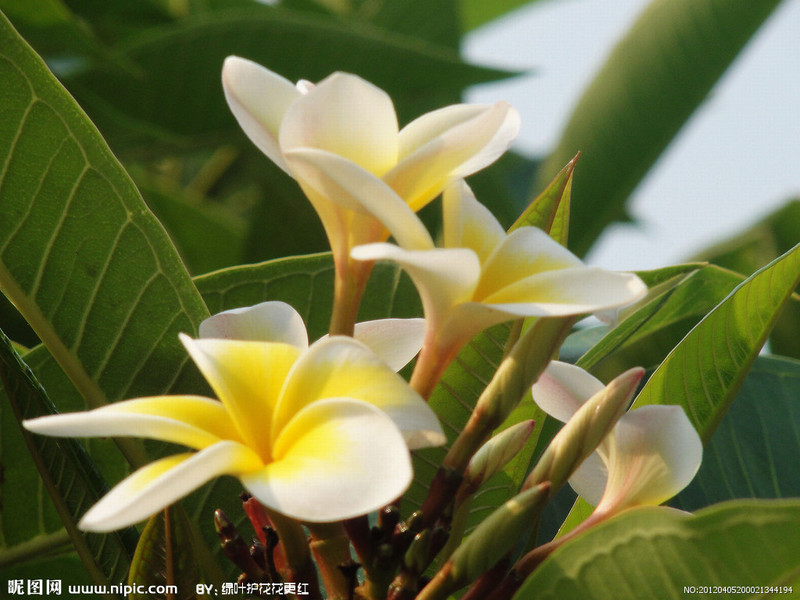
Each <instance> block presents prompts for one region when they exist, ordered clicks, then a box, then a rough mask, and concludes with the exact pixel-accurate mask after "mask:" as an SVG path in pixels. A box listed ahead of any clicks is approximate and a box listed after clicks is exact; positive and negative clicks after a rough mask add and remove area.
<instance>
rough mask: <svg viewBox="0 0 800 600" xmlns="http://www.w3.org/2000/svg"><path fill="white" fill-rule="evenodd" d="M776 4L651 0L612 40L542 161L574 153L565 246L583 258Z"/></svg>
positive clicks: (545, 171)
mask: <svg viewBox="0 0 800 600" xmlns="http://www.w3.org/2000/svg"><path fill="white" fill-rule="evenodd" d="M778 4H780V0H764V1H763V2H751V1H750V0H655V1H654V2H653V3H652V4H651V5H650V6H649V7H648V8H647V10H645V12H643V13H642V15H641V16H640V17H639V19H638V20H637V21H636V23H635V24H634V25H633V27H632V28H631V29H630V31H629V32H628V34H627V35H626V36H625V37H624V38H623V39H622V40H621V41H620V42H619V43H618V44H617V46H616V47H615V48H614V50H613V52H612V53H611V55H610V56H609V58H608V60H607V62H606V63H605V65H604V66H603V68H602V69H601V70H600V72H599V73H598V74H597V75H596V77H595V78H594V80H593V81H592V83H591V84H590V85H589V87H588V88H587V89H586V91H585V92H584V94H583V96H582V98H581V99H580V101H579V102H578V105H577V106H576V108H575V110H574V111H573V113H572V116H571V118H570V120H569V122H568V123H567V126H566V128H565V130H564V132H563V134H562V137H561V140H560V141H559V143H558V145H557V147H556V148H555V150H554V151H553V153H552V154H551V156H550V157H549V159H548V160H547V161H546V163H545V164H544V165H543V166H542V170H541V173H540V176H539V177H540V178H539V181H540V182H545V181H549V179H550V178H551V177H552V176H553V174H554V173H555V172H556V171H557V170H558V169H560V168H561V166H562V165H563V164H564V163H565V162H567V161H568V160H569V159H570V158H571V157H572V156H574V155H575V153H576V152H577V151H581V152H582V153H583V158H582V159H581V164H580V168H579V169H577V171H576V173H575V184H574V186H575V187H574V204H573V215H574V216H573V219H572V223H571V227H572V231H571V234H570V247H571V248H572V249H573V250H574V251H575V252H577V253H578V254H581V255H582V254H585V253H586V251H587V250H588V249H589V247H590V246H591V245H592V243H593V242H594V240H595V239H596V238H597V236H598V235H599V234H600V232H601V231H602V230H603V229H604V228H605V227H606V225H608V224H609V223H610V222H612V221H615V220H620V219H622V218H624V215H625V202H626V200H627V198H628V196H629V195H630V193H631V192H632V191H633V190H634V188H635V187H636V186H637V184H638V183H639V181H640V180H641V179H642V177H643V176H644V174H645V173H646V172H647V170H648V169H649V168H650V166H651V165H652V164H653V163H654V162H655V161H656V159H657V158H658V157H659V155H660V154H661V153H662V152H663V150H664V149H665V148H666V147H667V145H668V144H669V142H670V140H672V139H673V138H674V137H675V135H676V134H677V132H678V131H679V130H680V128H681V127H682V126H683V124H684V123H685V122H686V121H687V120H688V118H689V116H690V115H691V114H692V112H693V111H694V110H695V108H697V106H699V105H700V103H701V102H702V101H703V100H704V98H705V97H706V95H707V94H708V92H709V90H711V88H712V86H713V85H714V83H715V82H716V81H717V80H718V79H719V78H720V76H721V75H722V73H723V72H724V71H725V69H726V68H727V67H728V66H729V65H730V64H731V62H733V60H734V59H735V58H736V56H737V55H738V54H739V52H740V50H741V49H742V48H743V47H744V45H745V44H746V43H747V42H748V40H749V39H750V38H751V37H752V36H753V34H754V33H755V32H756V31H757V30H758V28H759V26H760V25H761V23H763V22H764V20H765V19H766V18H767V17H768V16H769V15H770V14H771V13H772V11H773V10H774V9H775V7H776V6H778Z"/></svg>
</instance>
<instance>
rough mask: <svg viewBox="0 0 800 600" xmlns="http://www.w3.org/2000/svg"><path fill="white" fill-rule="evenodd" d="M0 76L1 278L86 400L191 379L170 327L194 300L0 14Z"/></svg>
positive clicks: (121, 185)
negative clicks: (0, 115)
mask: <svg viewBox="0 0 800 600" xmlns="http://www.w3.org/2000/svg"><path fill="white" fill-rule="evenodd" d="M0 80H2V81H3V86H2V87H0V106H2V119H0V209H1V210H2V213H3V216H4V218H3V219H2V221H0V288H1V289H2V290H3V292H4V293H5V294H6V295H7V296H8V297H9V298H10V299H11V301H12V302H13V303H14V304H15V306H16V307H17V308H18V309H19V311H20V312H21V313H22V315H23V316H24V317H25V318H26V319H27V321H28V322H29V323H30V324H31V326H32V327H33V329H34V330H35V331H36V333H37V335H38V336H39V337H40V338H41V340H42V341H43V342H44V344H45V345H46V346H47V348H48V350H49V351H50V352H51V353H52V354H53V356H54V357H55V358H56V360H57V361H58V363H59V364H60V365H61V367H62V368H63V369H64V371H65V372H66V373H67V374H68V375H69V377H70V379H71V380H72V382H73V383H74V384H75V386H76V387H77V388H78V390H79V391H80V392H81V394H82V395H83V397H84V398H85V399H86V401H87V404H88V405H89V406H92V407H93V406H99V405H102V404H105V403H106V402H107V401H109V400H116V399H120V398H123V397H130V396H140V395H152V394H157V393H160V392H164V391H167V390H169V389H172V388H174V387H176V386H180V385H186V384H187V383H188V381H185V380H186V379H187V378H189V379H190V380H191V381H193V383H197V382H198V381H199V377H198V376H197V375H195V374H194V372H193V371H190V370H189V369H184V367H185V366H186V365H187V362H188V360H187V356H186V353H185V351H184V350H183V348H182V347H181V345H180V343H179V341H178V339H177V334H178V332H180V331H186V332H190V333H191V332H194V331H195V328H196V326H197V324H198V323H199V321H200V320H202V319H203V318H204V317H205V316H207V314H208V313H207V311H206V308H205V305H204V304H203V302H202V300H201V298H200V296H199V294H197V291H196V289H195V288H194V286H193V285H192V282H191V279H190V278H189V276H188V274H187V273H186V270H185V268H184V266H183V264H182V263H181V262H180V259H179V258H178V255H177V253H176V251H175V249H174V247H173V246H172V244H171V243H170V241H169V238H168V237H167V236H166V234H165V232H164V230H163V228H162V227H161V225H160V224H159V223H158V222H157V221H156V220H155V218H154V217H153V216H152V214H151V213H150V212H149V211H148V210H147V207H146V206H145V205H144V203H143V202H142V199H141V197H140V196H139V194H138V192H137V190H136V188H135V187H134V185H133V183H132V182H131V180H130V178H129V177H128V176H127V174H126V173H125V171H124V170H123V169H122V167H121V166H120V164H119V163H118V162H117V160H116V159H115V158H114V156H113V155H112V154H111V153H110V152H109V150H108V147H107V146H106V145H105V143H104V142H103V139H102V138H101V137H100V135H99V133H98V132H97V130H96V129H95V128H94V127H93V126H92V124H91V123H90V122H89V121H88V119H87V118H86V116H85V115H84V114H83V112H82V111H81V110H80V108H79V107H78V106H77V105H76V104H75V102H74V101H73V100H72V98H71V97H70V96H69V94H68V93H67V92H66V91H65V90H64V89H63V88H62V87H61V85H60V84H59V83H58V82H57V81H56V80H55V78H54V77H53V76H52V74H51V73H50V72H49V71H47V68H46V67H45V66H44V64H43V63H42V62H41V60H40V59H39V58H38V57H37V56H36V55H35V54H34V53H33V52H32V51H31V49H30V48H29V47H28V46H27V45H26V44H25V43H24V42H23V41H22V40H21V39H20V38H19V37H18V36H17V34H16V32H14V30H13V29H12V28H11V26H10V25H9V23H8V21H7V20H5V18H3V17H1V16H0ZM87 231H88V232H91V235H87ZM55 400H56V401H57V400H58V399H57V398H56V399H55Z"/></svg>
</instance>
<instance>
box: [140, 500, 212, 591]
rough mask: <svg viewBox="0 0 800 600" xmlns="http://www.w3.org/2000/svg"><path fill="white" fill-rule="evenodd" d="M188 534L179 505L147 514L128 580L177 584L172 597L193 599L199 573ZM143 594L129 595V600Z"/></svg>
mask: <svg viewBox="0 0 800 600" xmlns="http://www.w3.org/2000/svg"><path fill="white" fill-rule="evenodd" d="M191 537H192V534H191V531H190V528H189V522H188V519H187V517H186V513H184V512H183V510H182V509H180V508H179V507H172V508H167V509H165V510H163V511H161V512H159V513H158V514H156V515H153V516H152V517H150V520H148V521H147V525H145V527H144V530H143V531H142V535H141V537H140V538H139V544H138V545H137V547H136V555H135V556H134V558H133V564H131V570H130V574H129V576H128V583H129V584H130V585H136V586H145V587H150V586H166V585H170V586H172V585H174V586H177V588H178V594H177V595H176V596H174V598H175V600H183V599H186V600H195V599H196V598H197V594H196V593H195V588H196V586H197V584H198V583H199V582H200V576H199V572H198V569H197V562H196V559H195V557H194V555H193V553H192V543H191ZM145 597H146V596H144V595H143V594H131V595H130V596H129V598H130V599H131V600H138V599H139V598H145Z"/></svg>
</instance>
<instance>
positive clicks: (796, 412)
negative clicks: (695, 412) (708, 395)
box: [670, 356, 800, 510]
mask: <svg viewBox="0 0 800 600" xmlns="http://www.w3.org/2000/svg"><path fill="white" fill-rule="evenodd" d="M798 431H800V363H798V362H797V361H794V360H787V359H783V358H779V357H762V356H760V357H758V359H757V360H756V362H755V364H754V365H753V368H752V369H751V371H750V373H749V374H748V375H747V379H745V380H744V383H743V384H742V388H741V390H739V394H738V395H737V396H736V399H735V400H734V401H733V403H732V404H731V407H730V409H729V410H728V412H727V414H726V415H725V418H723V419H722V421H721V422H720V424H719V427H717V431H716V432H715V433H714V436H713V437H712V438H711V441H709V442H708V444H706V447H705V450H704V451H703V464H702V465H701V466H700V471H699V472H698V473H697V475H696V476H695V478H694V480H693V481H692V483H691V484H690V485H689V487H687V488H686V489H685V490H684V491H683V492H681V493H680V494H679V495H678V496H677V497H676V498H674V499H673V500H672V501H671V502H670V505H671V506H675V507H676V508H681V509H683V510H696V509H698V508H702V507H704V506H708V505H710V504H713V503H715V502H722V501H724V500H732V499H736V498H751V497H752V498H789V497H793V496H794V497H800V478H798V477H797V460H798V457H800V436H798Z"/></svg>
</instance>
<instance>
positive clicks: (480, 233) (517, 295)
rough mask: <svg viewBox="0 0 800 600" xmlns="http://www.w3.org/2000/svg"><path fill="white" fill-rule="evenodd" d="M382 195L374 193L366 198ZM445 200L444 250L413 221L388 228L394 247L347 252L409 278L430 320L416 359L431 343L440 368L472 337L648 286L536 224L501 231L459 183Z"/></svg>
mask: <svg viewBox="0 0 800 600" xmlns="http://www.w3.org/2000/svg"><path fill="white" fill-rule="evenodd" d="M381 200H382V199H381V198H378V197H377V196H376V195H372V196H371V199H369V200H367V199H365V202H372V203H378V202H381ZM443 200H444V202H443V209H444V239H443V244H442V247H440V248H435V247H434V245H433V242H432V241H431V240H430V238H429V237H428V238H427V239H425V236H424V234H423V233H422V231H421V230H423V229H424V226H423V225H422V223H421V222H419V220H418V219H417V220H416V222H413V221H410V220H409V221H407V222H405V223H403V224H402V226H400V225H398V226H397V227H396V228H395V229H392V234H393V235H394V237H395V239H396V240H397V241H398V244H399V245H393V244H388V243H375V244H369V245H365V246H359V247H356V248H354V249H353V251H352V256H353V257H354V258H356V259H358V260H369V261H374V260H378V259H387V260H392V261H395V262H397V263H398V264H400V265H401V266H402V267H403V268H404V269H405V270H406V271H407V272H408V273H409V275H410V276H411V278H412V279H413V280H414V283H415V284H416V286H417V289H418V290H419V293H420V297H421V298H422V305H423V309H424V311H425V317H426V320H427V322H428V330H427V333H426V340H425V343H424V345H423V351H422V352H423V354H422V357H421V359H420V362H423V359H425V358H426V355H427V353H428V352H429V348H430V349H432V350H431V352H432V353H433V354H435V355H436V356H438V357H439V358H438V359H436V360H437V361H438V363H437V364H439V365H440V366H441V364H442V363H441V357H442V356H445V357H452V356H454V355H455V353H456V352H457V351H458V350H459V349H460V348H461V347H462V346H463V344H464V343H466V342H467V341H468V340H469V339H470V338H472V337H473V336H474V335H475V334H477V333H479V332H480V331H482V330H483V329H485V328H487V327H489V326H491V325H495V324H497V323H501V322H503V321H507V320H509V319H514V318H519V317H557V316H569V315H580V314H585V313H587V314H588V313H593V312H596V311H598V310H605V309H609V308H614V307H617V306H623V305H625V304H629V303H631V302H634V301H636V300H637V299H639V298H641V297H642V296H643V295H644V294H645V292H646V291H647V287H646V286H645V285H644V283H643V282H642V281H641V280H640V279H639V278H638V277H637V276H636V275H633V274H626V273H616V272H612V271H607V270H605V269H601V268H599V267H588V266H586V265H584V264H583V263H582V262H581V260H580V259H579V258H577V257H576V256H575V255H573V254H572V253H571V252H569V251H568V250H567V249H566V248H564V247H563V246H561V245H560V244H558V243H557V242H555V241H554V240H553V239H552V238H550V236H548V235H547V234H546V233H545V232H544V231H542V230H540V229H538V228H535V227H521V228H519V229H517V230H515V231H513V232H511V233H510V234H507V233H506V232H505V230H504V229H503V227H502V226H501V225H500V223H499V222H498V221H497V219H495V218H494V216H493V215H492V214H491V213H490V212H489V210H487V209H486V207H484V206H483V205H482V204H480V203H479V202H478V201H477V200H476V199H475V196H474V195H473V194H472V191H471V190H470V189H469V187H468V186H467V184H466V183H465V182H463V181H459V182H456V183H454V184H453V185H451V186H449V187H448V188H447V189H446V190H445V192H444V198H443ZM423 364H426V362H423ZM415 375H416V373H415ZM412 381H413V380H412ZM417 389H420V388H417Z"/></svg>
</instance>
